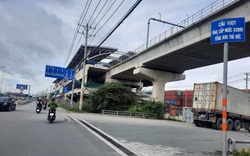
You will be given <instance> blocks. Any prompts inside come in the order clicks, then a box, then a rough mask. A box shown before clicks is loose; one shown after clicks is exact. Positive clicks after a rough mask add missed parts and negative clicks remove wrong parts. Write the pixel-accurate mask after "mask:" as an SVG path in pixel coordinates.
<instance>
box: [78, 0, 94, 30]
mask: <svg viewBox="0 0 250 156" xmlns="http://www.w3.org/2000/svg"><path fill="white" fill-rule="evenodd" d="M91 3H92V0H91V1H90V2H89V5H88V8H87V10H86V12H85V14H84V16H83V19H82V21H81V23H80V25H81V24H82V23H83V20H84V19H85V17H86V15H87V12H88V10H89V7H90V5H91ZM78 24H79V23H78Z"/></svg>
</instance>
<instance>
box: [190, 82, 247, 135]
mask: <svg viewBox="0 0 250 156" xmlns="http://www.w3.org/2000/svg"><path fill="white" fill-rule="evenodd" d="M226 92H227V130H234V131H239V130H240V129H241V128H245V129H246V130H248V131H249V132H250V129H249V128H250V127H249V125H250V93H248V92H246V91H243V90H240V89H237V88H234V87H231V86H227V91H226ZM222 100H223V84H221V83H219V82H207V83H195V84H194V97H193V119H194V121H193V122H194V124H195V125H196V126H197V127H212V128H215V129H219V130H221V129H222V109H223V108H222Z"/></svg>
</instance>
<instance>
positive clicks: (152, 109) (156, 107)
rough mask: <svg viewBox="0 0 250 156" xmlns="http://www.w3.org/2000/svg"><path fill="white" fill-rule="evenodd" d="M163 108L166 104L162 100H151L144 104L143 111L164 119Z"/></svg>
mask: <svg viewBox="0 0 250 156" xmlns="http://www.w3.org/2000/svg"><path fill="white" fill-rule="evenodd" d="M163 108H164V106H163V103H162V102H159V101H149V102H146V104H145V105H143V107H142V112H144V113H152V114H156V118H157V119H162V118H163V117H164V113H163Z"/></svg>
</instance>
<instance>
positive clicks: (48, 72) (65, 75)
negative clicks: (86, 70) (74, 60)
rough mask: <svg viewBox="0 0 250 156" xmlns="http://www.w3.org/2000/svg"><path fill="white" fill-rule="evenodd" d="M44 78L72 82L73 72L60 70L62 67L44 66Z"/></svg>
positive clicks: (65, 69)
mask: <svg viewBox="0 0 250 156" xmlns="http://www.w3.org/2000/svg"><path fill="white" fill-rule="evenodd" d="M45 77H53V78H58V79H66V80H73V78H74V70H73V69H69V68H62V67H56V66H50V65H46V68H45Z"/></svg>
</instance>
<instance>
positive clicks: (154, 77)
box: [133, 67, 185, 101]
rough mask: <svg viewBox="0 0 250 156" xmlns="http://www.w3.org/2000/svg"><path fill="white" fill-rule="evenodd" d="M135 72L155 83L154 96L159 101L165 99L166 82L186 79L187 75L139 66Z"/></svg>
mask: <svg viewBox="0 0 250 156" xmlns="http://www.w3.org/2000/svg"><path fill="white" fill-rule="evenodd" d="M133 74H135V75H138V76H141V77H144V78H145V79H148V80H149V81H151V82H152V83H153V91H152V93H153V95H152V97H153V98H154V99H155V100H157V101H164V91H165V84H166V83H167V82H171V81H178V80H184V79H185V75H183V74H177V73H171V72H166V71H160V70H154V69H148V68H143V67H139V68H136V69H135V70H134V71H133Z"/></svg>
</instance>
